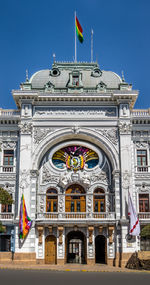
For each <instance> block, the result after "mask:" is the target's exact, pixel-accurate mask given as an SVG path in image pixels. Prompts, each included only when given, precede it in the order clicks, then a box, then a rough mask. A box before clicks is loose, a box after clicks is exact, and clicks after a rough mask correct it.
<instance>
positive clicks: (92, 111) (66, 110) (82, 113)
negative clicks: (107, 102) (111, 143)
mask: <svg viewBox="0 0 150 285" xmlns="http://www.w3.org/2000/svg"><path fill="white" fill-rule="evenodd" d="M116 115H117V110H116V107H97V106H95V107H89V109H87V108H84V107H62V108H61V110H60V109H58V108H57V107H36V108H35V116H37V117H39V116H42V117H43V116H49V117H56V116H57V117H59V118H62V116H65V117H68V118H70V116H72V117H79V118H81V117H84V118H87V117H94V118H95V117H115V116H116Z"/></svg>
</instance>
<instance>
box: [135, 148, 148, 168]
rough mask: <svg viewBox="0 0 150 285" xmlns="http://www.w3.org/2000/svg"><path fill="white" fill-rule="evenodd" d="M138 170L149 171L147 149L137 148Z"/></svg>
mask: <svg viewBox="0 0 150 285" xmlns="http://www.w3.org/2000/svg"><path fill="white" fill-rule="evenodd" d="M137 171H140V172H147V171H148V165H147V150H137Z"/></svg>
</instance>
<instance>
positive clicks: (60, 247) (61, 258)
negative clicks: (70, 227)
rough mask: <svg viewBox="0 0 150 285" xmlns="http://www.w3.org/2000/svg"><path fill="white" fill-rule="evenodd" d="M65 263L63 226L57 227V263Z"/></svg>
mask: <svg viewBox="0 0 150 285" xmlns="http://www.w3.org/2000/svg"><path fill="white" fill-rule="evenodd" d="M64 263H65V233H64V227H63V226H58V227H57V264H58V265H63V264H64Z"/></svg>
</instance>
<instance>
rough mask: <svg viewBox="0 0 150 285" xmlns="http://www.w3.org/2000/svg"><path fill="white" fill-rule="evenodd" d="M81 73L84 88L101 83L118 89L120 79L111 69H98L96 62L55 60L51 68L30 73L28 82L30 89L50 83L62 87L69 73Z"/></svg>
mask: <svg viewBox="0 0 150 285" xmlns="http://www.w3.org/2000/svg"><path fill="white" fill-rule="evenodd" d="M73 73H79V74H81V81H82V86H83V88H85V89H93V88H94V89H95V88H96V87H97V86H98V84H103V86H106V88H107V89H118V88H119V85H120V83H122V80H121V78H120V76H119V75H117V74H116V73H114V72H112V71H105V70H100V69H99V66H98V64H97V63H74V62H72V63H71V62H70V63H68V62H65V63H60V62H56V63H54V64H53V66H52V69H51V70H49V69H44V70H40V71H38V72H36V73H34V74H33V75H32V77H31V78H30V81H29V82H30V83H31V85H32V89H44V88H45V86H46V84H48V83H49V84H50V85H51V86H53V87H54V89H64V88H66V87H67V85H68V82H69V80H70V74H73Z"/></svg>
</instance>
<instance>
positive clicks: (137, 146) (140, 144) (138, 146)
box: [136, 142, 148, 148]
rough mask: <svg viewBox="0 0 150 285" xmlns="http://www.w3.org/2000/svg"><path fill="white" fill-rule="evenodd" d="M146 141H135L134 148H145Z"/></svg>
mask: <svg viewBox="0 0 150 285" xmlns="http://www.w3.org/2000/svg"><path fill="white" fill-rule="evenodd" d="M147 147H148V142H136V148H147Z"/></svg>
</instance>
